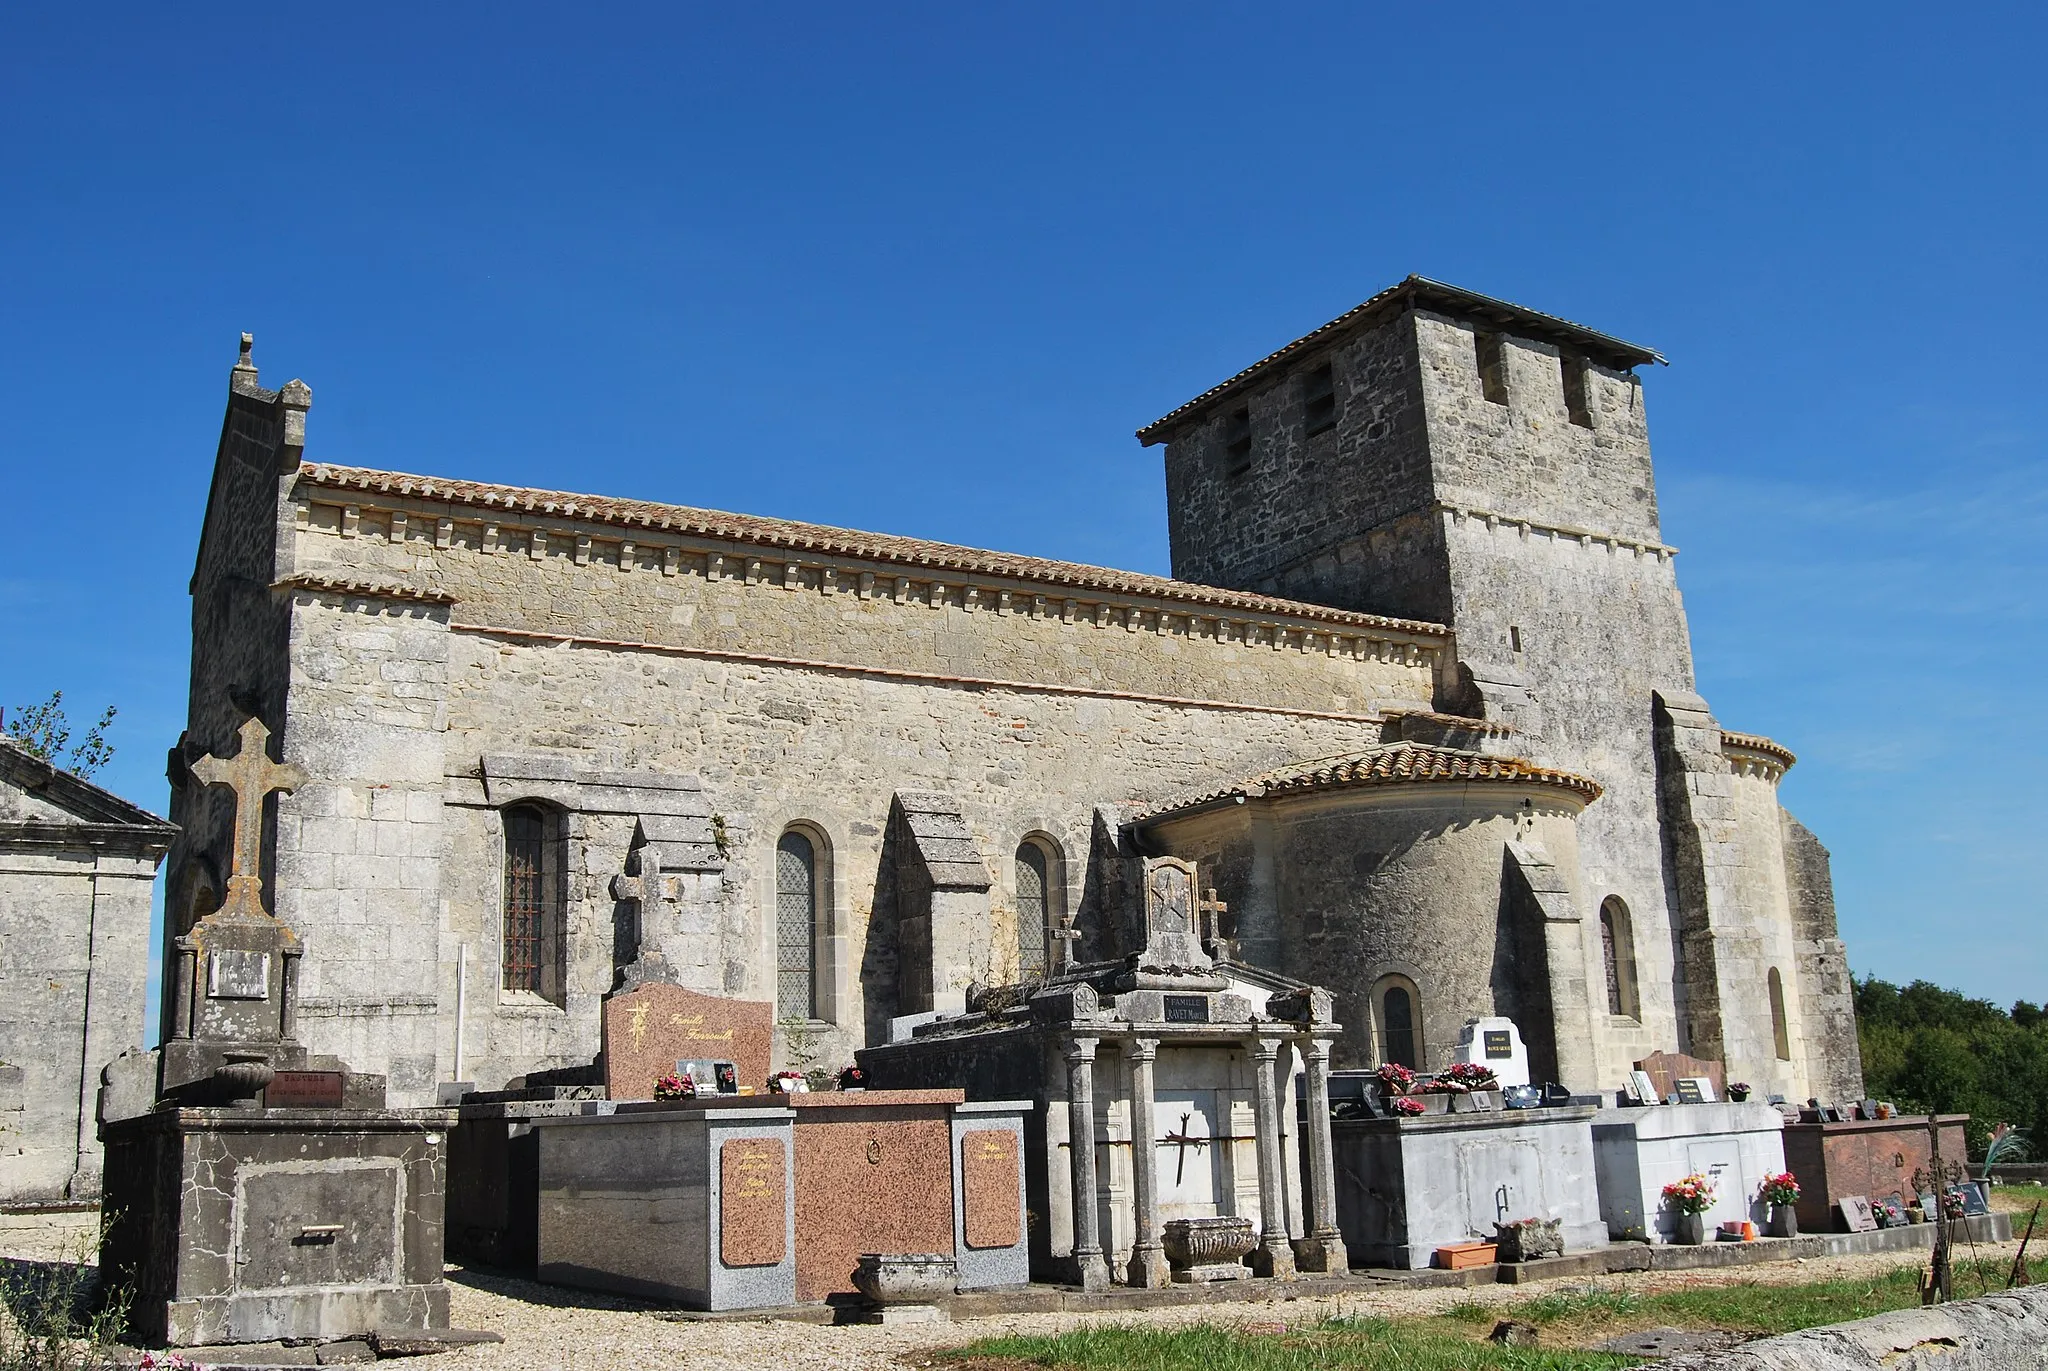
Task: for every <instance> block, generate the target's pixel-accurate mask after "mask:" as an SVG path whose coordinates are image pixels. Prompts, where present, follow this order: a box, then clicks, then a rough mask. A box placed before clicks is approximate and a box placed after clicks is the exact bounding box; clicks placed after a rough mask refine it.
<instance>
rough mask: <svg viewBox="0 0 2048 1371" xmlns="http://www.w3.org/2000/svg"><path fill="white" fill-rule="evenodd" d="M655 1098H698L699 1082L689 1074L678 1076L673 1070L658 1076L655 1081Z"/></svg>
mask: <svg viewBox="0 0 2048 1371" xmlns="http://www.w3.org/2000/svg"><path fill="white" fill-rule="evenodd" d="M654 1098H655V1099H657V1100H694V1099H696V1098H697V1082H696V1080H695V1079H694V1078H692V1077H689V1076H678V1075H677V1074H676V1073H675V1072H673V1071H671V1072H669V1073H668V1075H666V1076H658V1077H656V1078H655V1081H654Z"/></svg>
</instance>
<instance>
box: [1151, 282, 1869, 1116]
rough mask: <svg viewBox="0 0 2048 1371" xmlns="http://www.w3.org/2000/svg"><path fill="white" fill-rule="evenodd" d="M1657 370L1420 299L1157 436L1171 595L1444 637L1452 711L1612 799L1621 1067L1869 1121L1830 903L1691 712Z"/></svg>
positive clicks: (1397, 298) (1444, 705)
mask: <svg viewBox="0 0 2048 1371" xmlns="http://www.w3.org/2000/svg"><path fill="white" fill-rule="evenodd" d="M1662 361H1663V358H1662V357H1660V356H1659V355H1658V354H1657V353H1655V352H1654V351H1652V350H1650V349H1648V348H1645V347H1641V346H1638V345H1636V344H1634V343H1628V342H1624V341H1622V340H1621V339H1618V338H1613V337H1610V336H1608V335H1606V334H1603V333H1599V332H1596V331H1594V330H1592V329H1589V328H1585V327H1582V326H1580V325H1578V324H1574V323H1571V322H1569V321H1567V320H1563V319H1559V318H1556V317H1554V316H1551V315H1548V314H1543V313H1540V312H1538V311H1535V310H1531V309H1526V308H1523V307H1521V306H1517V305H1511V304H1508V303H1506V302H1504V301H1500V300H1494V299H1491V298H1489V297H1487V296H1484V295H1479V294H1476V293H1474V292H1471V291H1467V290H1462V289H1459V288H1457V287H1453V286H1447V285H1444V284H1441V283H1439V282H1435V281H1430V280H1426V279H1424V278H1422V277H1415V276H1411V277H1409V278H1408V279H1407V280H1405V281H1403V282H1401V283H1400V284H1399V285H1396V286H1394V287H1393V288H1391V289H1389V290H1386V291H1383V292H1381V293H1380V294H1378V295H1375V296H1374V297H1372V298H1371V299H1370V300H1367V301H1366V302H1365V303H1363V304H1361V305H1359V306H1358V307H1357V308H1356V309H1353V310H1351V311H1349V312H1348V313H1346V314H1344V315H1342V316H1340V317H1339V318H1337V319H1335V320H1332V321H1331V322H1330V323H1328V324H1325V325H1324V326H1323V327H1321V328H1319V329H1317V330H1315V331H1314V332H1312V333H1310V334H1308V335H1306V336H1305V337H1303V338H1300V339H1298V340H1296V341H1295V342H1293V343H1290V344H1288V345H1287V346H1286V347H1284V348H1282V349H1280V350H1279V351H1278V352H1275V353H1273V354H1272V355H1271V356H1269V357H1267V358H1265V359H1264V360H1262V361H1260V362H1257V363H1255V364H1254V365H1252V366H1251V367H1248V368H1247V369H1246V370H1244V371H1242V372H1240V373H1238V374H1237V375H1236V376H1234V377H1232V378H1230V379H1229V380H1227V381H1225V382H1224V383H1222V384H1221V385H1219V386H1216V387H1214V388H1212V389H1211V390H1209V391H1207V392H1205V393H1204V394H1202V395H1200V396H1198V397H1197V398H1195V399H1194V400H1192V401H1190V402H1188V403H1187V404H1185V405H1183V406H1181V407H1180V408H1179V409H1176V410H1174V411H1173V412H1172V413H1171V414H1168V415H1167V416H1166V417H1164V418H1162V419H1160V420H1158V421H1157V422H1155V423H1153V424H1151V425H1149V426H1147V427H1146V428H1144V429H1142V430H1141V431H1140V432H1139V434H1138V437H1139V439H1140V441H1141V442H1143V443H1145V444H1146V445H1148V446H1150V445H1153V444H1160V443H1163V444H1165V446H1166V482H1167V505H1168V526H1169V532H1170V535H1171V540H1172V550H1173V574H1174V576H1175V577H1176V578H1178V579H1182V580H1190V581H1197V582H1202V583H1205V584H1210V585H1216V586H1222V587H1228V588H1233V589H1239V590H1253V591H1260V592H1264V593H1267V594H1273V595H1279V596H1284V597H1287V598H1290V599H1297V600H1306V601H1310V602H1314V603H1319V604H1326V605H1330V606H1333V607H1339V608H1343V609H1349V610H1360V611H1370V612H1373V613H1380V614H1398V615H1404V616H1410V617H1414V618H1419V619H1427V620H1433V621H1435V622H1439V623H1442V624H1445V625H1447V626H1449V627H1450V628H1451V629H1452V630H1453V632H1454V634H1455V641H1456V650H1455V653H1454V654H1447V655H1446V657H1445V658H1444V660H1443V665H1442V666H1441V667H1440V670H1439V679H1438V681H1437V701H1436V703H1437V707H1438V708H1439V709H1441V710H1443V711H1445V712H1447V713H1453V714H1462V715H1471V716H1477V717H1483V718H1486V719H1488V720H1492V721H1496V722H1501V723H1506V724H1509V725H1512V726H1513V727H1514V728H1515V729H1516V730H1517V732H1518V733H1519V735H1520V736H1519V737H1518V738H1517V739H1516V745H1515V748H1514V750H1515V751H1517V752H1520V753H1522V754H1523V755H1525V756H1528V757H1530V758H1531V759H1533V760H1535V761H1538V762H1540V763H1543V764H1545V765H1549V766H1554V767H1559V768H1562V769H1565V770H1569V771H1573V772H1577V773H1581V774H1584V775H1588V776H1591V777H1593V778H1595V779H1597V780H1598V781H1599V782H1600V783H1601V785H1603V786H1604V787H1605V788H1606V795H1605V797H1604V798H1603V800H1602V801H1601V802H1600V803H1597V804H1595V805H1593V806H1592V807H1591V808H1589V809H1588V810H1587V812H1586V814H1585V816H1584V818H1583V819H1582V820H1581V822H1580V863H1581V876H1582V881H1583V883H1582V885H1581V888H1580V901H1581V903H1582V904H1583V905H1584V906H1585V908H1584V909H1583V910H1582V915H1583V917H1584V919H1585V920H1586V921H1587V923H1588V936H1587V939H1586V944H1587V946H1588V948H1589V959H1597V958H1601V957H1602V956H1603V943H1604V944H1605V953H1604V956H1605V961H1606V962H1607V963H1608V964H1609V965H1608V966H1606V967H1603V966H1602V965H1601V964H1600V962H1599V961H1598V960H1594V961H1593V962H1592V964H1591V965H1589V967H1588V969H1587V970H1588V978H1589V981H1590V982H1591V984H1592V986H1593V987H1595V988H1594V990H1593V998H1594V1000H1595V1001H1596V1003H1597V1002H1598V1001H1599V999H1600V990H1599V989H1598V988H1597V987H1598V986H1599V985H1600V982H1601V980H1602V979H1603V975H1604V978H1605V979H1607V980H1608V981H1609V982H1610V984H1611V985H1612V986H1613V987H1614V988H1615V990H1616V991H1618V992H1619V993H1613V994H1611V995H1610V1003H1609V1008H1610V1010H1611V1011H1612V1012H1610V1013H1608V1014H1607V1015H1605V1016H1604V1017H1603V1020H1602V1022H1601V1023H1600V1024H1599V1025H1598V1026H1597V1031H1598V1032H1599V1034H1600V1035H1601V1037H1602V1038H1603V1042H1602V1043H1601V1044H1600V1049H1601V1050H1600V1051H1599V1052H1598V1054H1597V1055H1598V1057H1599V1059H1600V1060H1601V1061H1602V1063H1603V1070H1611V1069H1613V1067H1614V1066H1615V1065H1616V1064H1620V1063H1625V1062H1626V1061H1628V1060H1631V1059H1633V1058H1635V1057H1640V1056H1643V1055H1645V1054H1646V1053H1648V1052H1650V1051H1654V1050H1656V1049H1658V1048H1660V1047H1669V1046H1672V1045H1674V1044H1675V1045H1676V1046H1678V1047H1679V1048H1680V1049H1682V1050H1687V1051H1691V1052H1694V1053H1696V1054H1698V1055H1702V1056H1713V1057H1725V1058H1726V1059H1727V1060H1728V1062H1729V1069H1730V1070H1731V1071H1732V1072H1746V1073H1749V1075H1750V1078H1751V1079H1752V1080H1754V1081H1756V1082H1758V1083H1759V1084H1761V1082H1763V1081H1766V1080H1767V1081H1769V1082H1771V1088H1772V1089H1776V1090H1781V1091H1782V1092H1784V1093H1786V1094H1788V1095H1791V1096H1794V1097H1803V1096H1805V1095H1806V1094H1808V1093H1820V1094H1822V1095H1827V1096H1830V1097H1834V1098H1847V1097H1848V1096H1849V1094H1850V1093H1852V1092H1853V1090H1855V1089H1859V1088H1860V1081H1861V1066H1860V1062H1859V1061H1857V1060H1856V1057H1855V1035H1854V1030H1853V1018H1852V1017H1851V1013H1850V1009H1849V1001H1848V997H1847V991H1848V986H1847V970H1846V964H1845V963H1844V961H1843V959H1842V956H1841V953H1840V947H1841V945H1840V943H1839V941H1838V940H1836V938H1835V929H1834V921H1833V910H1832V903H1831V901H1830V902H1829V904H1828V907H1827V909H1826V910H1825V911H1822V910H1820V909H1819V908H1818V905H1817V904H1815V901H1814V899H1813V898H1812V897H1810V896H1808V895H1806V894H1803V893H1801V892H1803V891H1805V889H1806V885H1807V884H1810V883H1806V884H1802V883H1800V882H1797V881H1791V880H1788V879H1786V878H1785V876H1784V874H1783V873H1784V871H1785V869H1786V864H1787V862H1788V861H1790V862H1794V863H1802V862H1803V863H1805V864H1807V865H1811V860H1810V859H1808V858H1804V857H1800V856H1798V855H1796V854H1788V853H1787V852H1786V851H1785V850H1784V847H1783V839H1782V837H1781V835H1780V833H1779V831H1778V827H1779V825H1778V822H1777V815H1776V813H1775V812H1773V813H1772V814H1771V815H1769V816H1768V823H1767V822H1766V817H1765V816H1763V815H1756V816H1754V817H1745V816H1748V815H1749V811H1750V810H1751V809H1753V808H1755V806H1754V805H1749V804H1746V803H1745V802H1744V799H1743V795H1744V792H1742V791H1741V789H1740V788H1739V787H1738V785H1737V781H1738V779H1740V777H1741V776H1742V775H1743V774H1744V773H1743V772H1742V769H1741V768H1742V767H1743V766H1744V765H1746V764H1747V761H1748V757H1749V754H1748V753H1744V754H1743V757H1742V758H1741V759H1738V760H1737V761H1734V762H1731V761H1730V760H1729V758H1728V757H1726V756H1724V755H1723V753H1724V751H1725V749H1724V746H1723V735H1722V734H1721V732H1720V730H1719V726H1718V725H1717V724H1716V723H1715V722H1714V720H1713V718H1712V716H1711V715H1710V714H1709V713H1708V712H1707V707H1706V703H1705V701H1703V700H1701V699H1699V697H1698V696H1697V695H1696V694H1695V693H1694V683H1693V668H1692V648H1691V639H1690V635H1689V633H1688V630H1687V627H1686V621H1685V609H1684V605H1683V602H1682V601H1681V599H1680V596H1679V592H1678V584H1677V579H1676V575H1675V570H1674V565H1673V555H1674V553H1675V549H1673V548H1671V547H1669V546H1667V545H1666V544H1665V543H1664V541H1663V537H1662V534H1661V531H1660V529H1659V527H1658V517H1657V497H1656V485H1655V480H1654V477H1653V474H1652V469H1651V461H1650V446H1649V429H1648V425H1647V422H1646V420H1645V417H1644V412H1643V392H1642V385H1641V382H1640V380H1639V378H1638V377H1637V375H1636V373H1635V369H1636V368H1637V367H1640V366H1643V365H1645V364H1649V363H1661V362H1662ZM1764 741H1768V740H1764ZM1780 751H1781V752H1782V749H1780ZM1784 756H1785V760H1786V763H1787V764H1789V759H1790V754H1784ZM1781 774H1782V768H1780V769H1779V770H1778V771H1776V772H1774V773H1771V774H1770V777H1769V779H1770V783H1771V784H1773V785H1775V779H1776V776H1777V775H1781ZM1772 809H1773V811H1775V801H1774V800H1773V802H1772ZM1766 827H1768V828H1769V829H1770V831H1769V832H1765V829H1766ZM1750 829H1754V830H1755V832H1754V833H1750V832H1748V830H1750ZM1788 831H1789V830H1788ZM1798 833H1799V834H1801V835H1804V838H1803V841H1805V842H1809V843H1810V842H1811V835H1805V830H1804V829H1799V830H1798ZM1815 846H1816V847H1817V846H1818V845H1817V844H1815ZM1822 859H1823V860H1824V854H1822ZM1759 867H1763V868H1768V871H1766V872H1765V874H1764V875H1762V876H1760V875H1758V868H1759ZM1802 902H1803V903H1802ZM1795 903H1800V904H1801V905H1802V907H1801V908H1799V909H1796V910H1795V909H1794V908H1792V906H1793V905H1794V904H1795ZM1807 904H1814V905H1815V907H1814V908H1806V907H1804V906H1805V905H1807ZM1596 922H1597V923H1598V925H1599V931H1598V933H1597V934H1596V933H1595V932H1594V924H1595V923H1596ZM1617 962H1619V963H1623V965H1619V966H1617V965H1615V964H1616V963H1617ZM1630 963H1632V965H1630ZM1767 986H1772V987H1778V988H1777V989H1773V990H1771V991H1769V992H1768V993H1767V990H1766V987H1767ZM1845 1025H1846V1032H1845Z"/></svg>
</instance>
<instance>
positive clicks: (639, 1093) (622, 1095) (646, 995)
mask: <svg viewBox="0 0 2048 1371" xmlns="http://www.w3.org/2000/svg"><path fill="white" fill-rule="evenodd" d="M602 1022H603V1027H602V1033H603V1044H604V1045H603V1049H602V1050H603V1058H602V1060H603V1065H604V1083H605V1088H606V1092H607V1093H608V1094H609V1095H610V1096H611V1098H612V1099H614V1100H649V1099H653V1098H654V1082H655V1081H656V1080H657V1079H658V1078H660V1077H662V1076H666V1075H668V1074H669V1073H670V1072H672V1071H675V1070H676V1069H677V1065H678V1063H682V1062H691V1061H701V1060H706V1059H709V1060H713V1061H728V1062H732V1063H733V1064H734V1065H735V1066H737V1067H738V1068H739V1083H740V1085H742V1086H751V1087H752V1088H753V1089H755V1090H757V1091H758V1090H763V1089H765V1088H766V1085H767V1081H768V1061H769V1052H770V1049H771V1047H772V1044H773V1042H774V1038H775V1009H774V1007H773V1006H772V1005H769V1004H766V1003H763V1002H761V1001H758V1000H727V999H720V998H719V997H718V996H716V995H699V994H698V993H697V992H695V991H693V990H685V989H683V988H682V987H681V986H679V985H670V984H668V983H667V982H666V981H648V982H646V983H644V984H642V985H639V986H637V987H635V988H634V989H632V990H628V991H625V992H624V993H622V994H618V995H614V996H612V997H611V998H610V999H608V1000H606V1001H605V1002H604V1010H603V1016H602ZM698 1084H699V1086H700V1087H701V1088H703V1089H705V1090H706V1091H707V1093H708V1092H709V1090H710V1088H711V1085H712V1083H711V1082H708V1081H700V1082H698Z"/></svg>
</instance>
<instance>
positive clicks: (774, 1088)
mask: <svg viewBox="0 0 2048 1371" xmlns="http://www.w3.org/2000/svg"><path fill="white" fill-rule="evenodd" d="M810 1090H811V1086H810V1082H808V1081H806V1080H805V1079H804V1078H803V1073H801V1072H797V1071H778V1072H776V1073H775V1074H774V1075H772V1076H770V1077H769V1078H768V1093H769V1094H771V1095H807V1094H809V1093H810Z"/></svg>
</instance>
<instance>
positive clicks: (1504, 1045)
mask: <svg viewBox="0 0 2048 1371" xmlns="http://www.w3.org/2000/svg"><path fill="white" fill-rule="evenodd" d="M1486 1055H1487V1057H1488V1058H1489V1059H1492V1060H1499V1059H1504V1058H1508V1057H1512V1056H1514V1055H1515V1037H1514V1034H1512V1033H1507V1032H1501V1031H1497V1030H1494V1029H1488V1030H1487V1032H1486Z"/></svg>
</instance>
